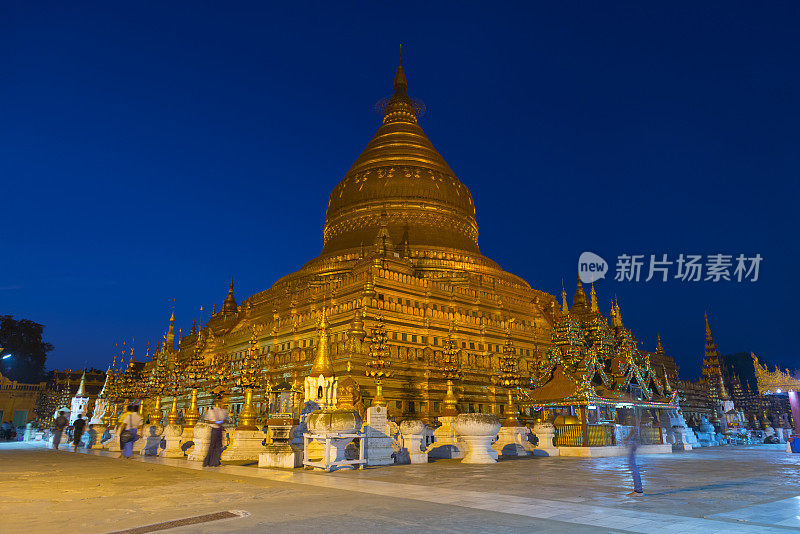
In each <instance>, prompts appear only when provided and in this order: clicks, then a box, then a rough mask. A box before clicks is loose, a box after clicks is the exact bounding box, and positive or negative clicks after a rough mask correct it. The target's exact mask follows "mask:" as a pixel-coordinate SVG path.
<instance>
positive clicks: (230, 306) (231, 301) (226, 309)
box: [222, 278, 238, 315]
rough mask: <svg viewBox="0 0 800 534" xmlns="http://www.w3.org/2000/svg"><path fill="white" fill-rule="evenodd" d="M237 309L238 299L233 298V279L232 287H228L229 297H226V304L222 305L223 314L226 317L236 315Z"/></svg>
mask: <svg viewBox="0 0 800 534" xmlns="http://www.w3.org/2000/svg"><path fill="white" fill-rule="evenodd" d="M237 309H238V306H237V305H236V298H235V297H234V296H233V278H231V285H230V287H228V296H227V297H225V302H223V303H222V313H223V314H225V315H228V314H234V313H236V310H237Z"/></svg>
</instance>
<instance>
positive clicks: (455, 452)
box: [428, 415, 464, 458]
mask: <svg viewBox="0 0 800 534" xmlns="http://www.w3.org/2000/svg"><path fill="white" fill-rule="evenodd" d="M453 419H455V417H453V416H447V415H443V416H441V417H439V422H440V423H441V425H440V426H439V427H438V428H436V429H434V431H433V443H431V444H430V445H429V446H428V456H429V457H431V458H463V457H464V451H463V450H462V449H463V448H464V444H463V442H461V441H460V440H459V439H458V436H457V435H456V433H455V431H454V430H453Z"/></svg>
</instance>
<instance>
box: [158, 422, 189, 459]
mask: <svg viewBox="0 0 800 534" xmlns="http://www.w3.org/2000/svg"><path fill="white" fill-rule="evenodd" d="M182 433H183V428H181V425H178V424H173V423H170V424H168V425H167V426H166V427H164V441H166V445H167V446H166V447H165V448H163V449H161V448H159V449H158V455H159V456H161V457H162V458H183V450H182V449H181V445H183V436H182Z"/></svg>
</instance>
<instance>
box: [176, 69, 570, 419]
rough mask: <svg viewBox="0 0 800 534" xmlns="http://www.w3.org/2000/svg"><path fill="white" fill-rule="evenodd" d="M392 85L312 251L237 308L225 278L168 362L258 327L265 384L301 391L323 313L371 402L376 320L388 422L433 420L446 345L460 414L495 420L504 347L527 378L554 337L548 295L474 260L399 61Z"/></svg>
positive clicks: (333, 352)
mask: <svg viewBox="0 0 800 534" xmlns="http://www.w3.org/2000/svg"><path fill="white" fill-rule="evenodd" d="M393 86H394V94H393V95H392V96H391V98H390V99H389V101H388V103H387V104H386V106H385V111H384V113H383V118H382V121H381V124H380V126H379V127H378V130H377V132H376V133H375V135H374V136H373V137H372V139H371V140H370V141H369V143H368V144H367V146H366V148H365V149H364V150H363V152H362V153H361V155H360V156H359V157H358V158H357V159H356V160H355V162H354V163H353V165H352V166H351V167H350V169H349V170H348V171H347V172H346V173H345V175H344V178H342V180H341V181H340V182H339V183H338V184H337V185H336V186H335V187H334V188H333V190H332V192H331V194H330V199H329V201H328V206H327V214H326V220H325V227H324V230H323V235H324V245H323V248H322V251H321V253H320V255H319V256H318V257H316V258H314V259H312V260H311V261H309V262H308V263H306V264H305V265H304V266H303V267H302V268H301V269H300V270H299V271H297V272H295V273H292V274H289V275H287V276H284V277H282V278H281V279H279V280H278V281H277V282H275V284H274V285H273V286H272V287H270V288H269V289H267V290H265V291H262V292H260V293H257V294H254V295H252V296H250V297H248V298H246V299H244V301H242V302H241V304H239V305H237V304H236V299H235V297H234V286H233V282H231V286H230V288H229V292H228V296H227V297H226V299H225V301H224V303H223V306H222V307H221V309H220V311H217V309H218V308H217V307H216V306H215V311H214V313H213V314H212V316H211V317H210V319H209V320H208V323H207V324H206V325H205V326H204V327H203V328H201V329H200V330H198V331H192V332H190V334H189V335H187V336H185V337H183V338H182V339H181V340H180V342H179V344H178V347H176V348H175V349H173V348H172V347H170V346H169V345H168V344H167V345H165V349H164V350H168V351H169V352H171V353H172V354H173V355H174V356H173V359H176V360H177V361H179V362H182V361H188V360H189V359H190V358H192V357H193V355H194V354H196V353H200V354H202V355H203V356H204V357H205V359H206V361H211V360H212V357H213V356H214V355H215V354H219V353H225V354H226V355H228V356H229V357H231V358H232V359H233V360H234V362H236V361H238V360H242V359H243V358H244V356H245V355H246V354H247V351H248V350H249V349H250V345H249V342H250V340H251V337H252V332H253V327H254V326H256V327H257V328H258V329H259V331H260V332H261V334H260V337H259V338H258V350H259V351H260V352H261V354H263V356H264V362H265V363H264V365H265V370H266V378H265V385H266V386H267V388H269V386H270V385H276V384H291V385H292V386H293V387H294V388H295V389H296V390H297V391H300V390H301V389H302V384H303V380H304V378H305V377H306V376H308V374H309V372H310V368H311V366H312V363H313V361H314V359H315V354H316V352H317V344H318V342H319V341H318V340H319V339H321V338H322V336H319V335H318V332H317V328H318V325H319V323H320V319H321V316H322V313H323V308H324V309H325V312H326V315H327V321H328V324H329V326H327V330H328V331H327V332H326V336H325V337H326V338H327V339H329V340H330V347H329V351H328V353H329V355H330V359H331V362H332V366H333V370H334V373H335V374H336V376H337V377H341V378H345V377H346V376H350V377H352V378H353V379H354V380H355V381H356V382H357V383H358V385H359V386H360V388H361V394H362V396H363V398H364V399H365V401H366V402H367V403H368V402H369V401H370V399H371V398H373V397H374V395H375V384H374V383H373V381H372V379H371V378H369V377H368V376H366V371H367V369H368V362H369V358H370V353H369V352H370V349H369V346H370V340H371V334H370V333H371V332H372V331H373V329H375V328H376V327H377V325H378V323H381V325H382V326H381V328H383V329H385V332H386V339H387V341H388V343H387V344H386V345H387V347H388V348H387V349H386V351H387V354H386V356H387V361H388V362H390V364H391V368H392V375H391V377H389V378H386V379H385V380H383V396H384V397H385V399H386V403H387V406H388V409H389V414H390V416H407V415H410V414H415V415H416V416H417V417H421V418H432V417H435V416H437V415H440V414H441V411H442V409H443V406H442V401H443V398H444V395H445V393H446V390H447V388H446V380H445V379H444V377H443V373H442V366H443V365H444V364H443V356H442V351H443V350H444V348H445V347H450V349H451V352H452V350H455V351H456V353H457V354H456V355H455V358H456V359H457V360H458V361H459V362H460V364H459V365H460V371H461V377H462V378H461V379H460V380H459V381H458V384H457V386H456V389H457V394H458V398H459V402H460V404H461V406H460V408H461V410H462V411H482V412H496V413H502V409H503V408H501V407H500V405H502V404H503V403H504V402H505V399H506V396H505V394H504V393H503V391H502V388H501V387H500V386H498V385H497V384H498V380H497V379H498V377H499V376H500V374H501V370H500V359H501V356H502V354H503V348H504V345H505V346H508V347H513V351H514V353H515V354H516V355H517V357H518V361H517V365H516V366H515V371H516V372H518V373H519V375H520V376H521V377H522V378H523V379H525V378H526V377H527V376H529V373H530V369H531V366H532V362H533V361H534V360H535V358H536V352H537V350H543V349H544V350H546V349H547V348H548V347H549V345H550V343H551V339H550V338H551V330H552V322H553V314H554V313H556V312H557V302H556V298H555V297H553V296H552V295H549V294H547V293H544V292H541V291H537V290H534V289H532V288H531V287H530V285H529V284H528V283H527V282H526V281H525V280H523V279H522V278H520V277H518V276H515V275H513V274H511V273H508V272H506V271H504V270H502V269H501V268H500V266H499V265H498V264H497V263H496V262H494V261H492V260H491V259H489V258H486V257H485V256H483V255H482V254H481V253H480V249H479V247H478V225H477V222H476V218H475V205H474V202H473V199H472V195H471V194H470V191H469V189H468V188H467V187H466V186H465V185H464V184H463V183H462V182H461V181H460V180H459V179H458V178H457V177H456V175H455V173H454V172H453V170H452V169H451V168H450V166H449V165H448V164H447V162H446V161H445V159H444V158H443V157H442V155H441V154H439V152H438V151H437V150H436V149H435V148H434V146H433V144H432V143H431V141H430V140H429V139H428V137H427V135H426V134H425V132H424V130H423V129H422V127H421V126H420V125H419V120H418V116H417V112H416V110H415V106H414V102H413V101H412V100H411V98H410V97H409V95H408V92H407V88H408V84H407V81H406V76H405V73H404V71H403V67H402V64H401V65H399V66H398V67H397V71H396V73H395V77H394V84H393ZM506 350H507V351H508V349H506ZM452 359H453V357H452V355H450V356H448V361H450V360H452ZM234 365H236V364H235V363H234ZM262 409H264V407H262Z"/></svg>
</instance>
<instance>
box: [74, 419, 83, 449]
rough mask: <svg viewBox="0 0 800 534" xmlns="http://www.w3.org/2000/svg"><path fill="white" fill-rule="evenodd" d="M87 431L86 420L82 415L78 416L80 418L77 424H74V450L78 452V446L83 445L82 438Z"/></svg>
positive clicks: (76, 421)
mask: <svg viewBox="0 0 800 534" xmlns="http://www.w3.org/2000/svg"><path fill="white" fill-rule="evenodd" d="M85 429H86V419H84V418H83V417H82V416H81V414H78V418H77V419H75V422H74V423H72V450H73V451H77V450H78V445H80V444H81V437H82V436H83V431H84V430H85Z"/></svg>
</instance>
